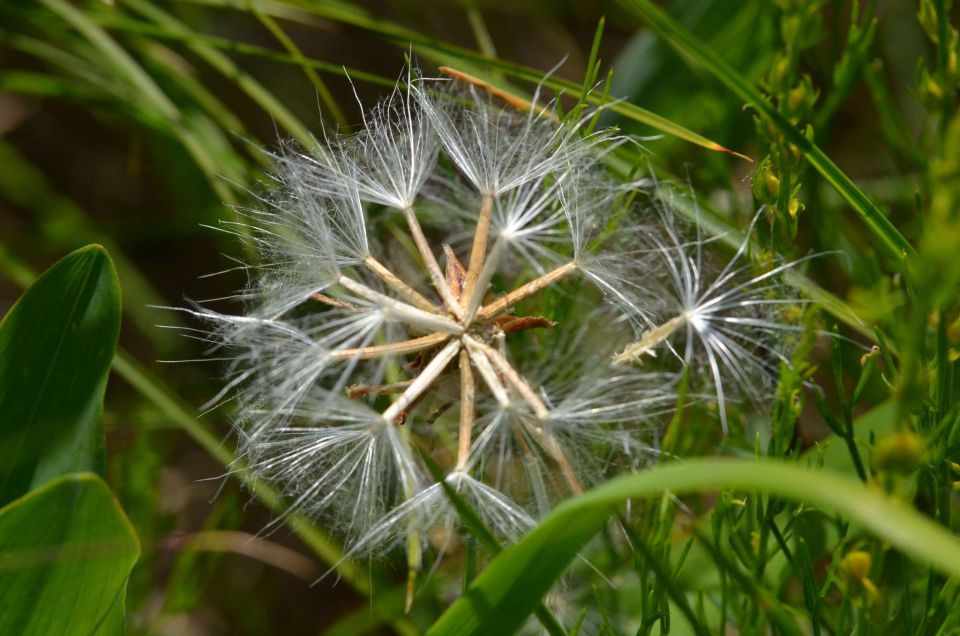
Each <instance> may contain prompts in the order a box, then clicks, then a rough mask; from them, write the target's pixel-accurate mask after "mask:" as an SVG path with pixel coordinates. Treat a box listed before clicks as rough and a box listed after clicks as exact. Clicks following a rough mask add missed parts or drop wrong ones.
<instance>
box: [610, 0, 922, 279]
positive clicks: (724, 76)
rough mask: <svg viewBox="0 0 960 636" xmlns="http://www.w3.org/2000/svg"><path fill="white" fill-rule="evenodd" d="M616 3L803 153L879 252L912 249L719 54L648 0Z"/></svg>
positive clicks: (901, 253) (900, 254) (896, 255)
mask: <svg viewBox="0 0 960 636" xmlns="http://www.w3.org/2000/svg"><path fill="white" fill-rule="evenodd" d="M620 3H621V4H622V5H623V6H624V7H625V8H626V9H628V10H630V11H632V12H633V13H635V14H636V15H638V16H639V17H641V18H642V19H644V20H645V21H646V22H647V24H649V25H650V27H651V28H652V29H654V30H655V31H656V32H657V33H658V34H660V36H661V37H663V38H664V39H665V40H666V41H667V42H668V43H669V44H670V45H671V46H672V47H673V48H674V49H676V50H677V51H678V52H679V53H680V54H681V56H683V57H685V58H686V59H689V60H692V61H693V63H695V64H696V65H697V66H701V67H703V68H704V69H706V70H707V71H709V72H710V73H711V74H712V75H713V76H715V77H716V78H717V79H718V80H720V81H721V82H722V83H723V84H724V85H725V86H726V87H727V88H728V89H729V90H730V91H731V92H733V93H734V94H735V95H736V96H737V97H738V98H740V99H741V100H743V101H744V102H745V103H746V104H748V105H749V106H750V107H751V108H753V109H754V110H755V111H756V112H757V114H758V116H759V117H761V118H762V119H764V120H766V121H767V122H769V123H770V124H772V125H773V126H775V127H776V128H777V130H779V131H780V133H781V134H783V136H784V137H786V139H787V140H788V141H789V142H790V143H792V144H794V145H795V146H796V147H797V148H799V149H800V151H801V152H802V153H803V156H804V157H805V158H806V159H807V161H808V162H809V163H810V165H812V166H813V167H814V168H815V169H816V170H817V172H819V173H820V174H821V175H822V176H823V178H824V179H826V180H827V182H828V183H829V184H830V185H831V186H832V187H833V188H834V189H836V191H837V192H838V193H839V194H840V196H841V197H843V199H844V201H846V202H847V204H848V205H849V206H850V207H851V208H852V209H853V210H854V212H856V213H857V215H858V216H859V217H860V218H861V219H862V220H863V222H864V224H865V225H866V226H867V228H868V229H869V230H870V232H871V233H872V234H873V235H874V237H875V238H877V239H879V241H880V243H881V245H882V246H883V249H884V251H885V252H886V253H887V254H889V255H890V256H891V257H893V259H894V260H895V261H897V262H899V261H901V260H902V259H904V258H905V257H908V256H912V255H913V254H914V253H915V250H914V248H913V246H912V245H911V244H910V242H909V241H907V239H906V238H904V236H903V235H902V234H901V233H900V231H899V230H897V228H896V227H895V226H894V225H893V223H891V222H890V220H889V219H888V218H887V217H886V216H885V215H884V213H883V212H882V211H881V210H880V209H879V208H878V207H877V206H876V205H875V204H874V203H873V202H872V201H871V200H870V199H869V198H868V197H867V195H866V194H864V193H863V191H862V190H861V189H860V188H859V187H857V185H856V184H855V183H854V182H853V181H852V180H851V179H850V177H848V176H847V175H846V174H844V172H843V171H842V170H840V168H838V167H837V165H836V164H835V163H833V161H832V160H831V159H830V158H829V157H827V155H826V154H825V153H824V152H823V151H822V150H821V149H820V148H819V147H818V146H817V145H816V144H815V143H813V141H811V140H810V139H808V138H807V137H806V135H804V133H803V131H801V130H799V129H798V128H797V127H796V126H794V125H793V124H791V123H790V122H789V121H787V119H786V118H785V117H784V116H783V115H781V114H780V113H779V112H778V111H777V110H776V109H775V108H774V107H773V105H772V104H770V102H768V101H767V100H766V99H764V98H763V96H762V95H761V94H760V92H759V91H758V90H757V89H756V88H754V87H753V86H752V85H751V84H750V82H749V81H748V80H747V79H746V78H745V77H743V76H742V75H741V74H740V73H739V72H737V70H736V69H734V68H733V67H732V66H730V65H729V64H727V63H726V62H724V60H723V58H722V56H720V55H719V54H717V53H716V52H715V51H711V50H710V49H709V47H708V46H707V45H706V44H704V43H703V42H701V41H700V40H699V39H697V38H696V37H695V36H694V35H692V34H691V33H690V32H689V31H687V30H686V29H684V28H683V27H682V26H681V25H680V24H678V23H677V22H676V21H674V20H673V19H672V18H671V17H670V16H668V15H667V14H666V13H664V12H663V11H662V10H661V9H659V8H658V7H656V6H655V5H654V4H653V3H652V2H650V1H649V0H620Z"/></svg>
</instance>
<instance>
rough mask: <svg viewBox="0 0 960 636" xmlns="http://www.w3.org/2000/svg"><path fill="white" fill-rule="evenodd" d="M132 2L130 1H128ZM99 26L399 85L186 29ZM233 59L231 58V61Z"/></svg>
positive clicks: (104, 18)
mask: <svg viewBox="0 0 960 636" xmlns="http://www.w3.org/2000/svg"><path fill="white" fill-rule="evenodd" d="M127 1H129V0H127ZM96 18H97V20H98V23H99V24H100V25H102V26H103V27H104V28H107V29H110V30H113V31H118V32H122V33H135V34H140V35H144V36H150V37H153V38H157V39H161V40H169V41H177V42H191V43H202V44H205V45H207V46H209V47H211V48H214V49H219V50H222V51H227V52H229V53H236V54H238V55H245V56H249V57H255V58H259V59H263V60H270V61H272V62H277V63H279V64H289V65H292V66H308V67H310V68H311V69H315V70H317V71H318V72H320V73H325V74H327V75H335V76H338V77H343V76H344V75H345V74H346V75H348V76H349V77H350V78H351V79H354V80H359V81H362V82H367V83H369V84H373V85H376V86H385V87H388V88H393V87H394V86H396V85H397V81H396V80H395V79H392V78H389V77H384V76H382V75H377V74H375V73H368V72H366V71H361V70H359V69H356V68H352V67H350V66H343V65H340V64H333V63H331V62H325V61H323V60H318V59H315V58H311V57H304V58H303V59H297V58H295V57H293V56H291V55H288V54H286V53H279V52H277V51H273V50H271V49H268V48H264V47H262V46H258V45H256V44H248V43H246V42H238V41H236V40H231V39H229V38H223V37H218V36H215V35H209V34H206V33H200V32H198V31H192V30H189V29H188V28H186V27H185V26H184V28H183V29H182V30H181V29H176V30H170V29H167V28H165V27H164V26H163V25H159V26H158V25H152V24H146V23H144V22H140V21H137V20H130V19H128V18H123V17H120V16H115V15H113V14H100V15H97V16H96ZM228 59H229V58H228Z"/></svg>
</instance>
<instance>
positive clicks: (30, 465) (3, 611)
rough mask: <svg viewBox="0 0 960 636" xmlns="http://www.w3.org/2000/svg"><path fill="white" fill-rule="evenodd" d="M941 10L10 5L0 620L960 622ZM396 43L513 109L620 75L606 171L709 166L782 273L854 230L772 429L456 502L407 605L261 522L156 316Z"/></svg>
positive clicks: (233, 1)
mask: <svg viewBox="0 0 960 636" xmlns="http://www.w3.org/2000/svg"><path fill="white" fill-rule="evenodd" d="M957 18H958V9H957V7H953V6H952V2H950V1H949V0H919V1H918V2H912V1H899V0H896V1H895V0H889V1H880V0H877V1H864V2H857V1H838V0H775V1H772V2H771V1H768V0H736V1H734V0H673V1H671V2H662V3H653V2H651V1H650V0H619V1H618V2H596V3H586V2H548V1H545V0H543V1H536V0H519V1H517V0H515V1H512V2H500V1H497V0H490V1H486V2H481V1H480V0H462V1H461V2H439V1H428V2H409V1H406V0H377V1H375V2H374V1H371V2H364V3H359V2H357V3H354V2H341V1H337V0H179V1H173V0H169V1H165V2H163V1H159V0H111V1H109V2H104V1H102V0H89V1H87V0H83V1H78V2H70V1H68V0H38V1H37V2H18V1H14V2H5V3H2V4H0V312H3V313H6V317H5V318H4V320H3V322H2V323H0V506H2V507H0V633H4V634H6V633H11V634H15V633H16V634H19V633H36V634H45V633H46V634H51V633H57V634H59V633H63V634H73V633H77V634H89V633H108V632H109V633H122V631H123V630H124V625H125V626H126V631H127V632H128V633H134V634H330V635H333V634H358V633H400V634H418V633H424V632H427V631H428V630H429V633H435V634H451V633H475V634H491V633H503V632H504V631H506V630H508V629H513V628H519V627H520V626H521V625H525V629H528V630H531V631H538V630H539V631H546V632H549V633H554V634H556V633H574V632H577V631H578V630H579V633H584V634H592V633H638V634H649V633H667V632H670V633H696V634H707V633H724V631H726V633H750V634H753V633H756V634H760V633H786V634H808V633H812V634H821V633H824V634H825V633H853V632H856V633H883V634H950V633H958V631H960V598H958V597H960V594H958V590H957V582H958V579H957V577H958V576H960V540H958V539H957V536H956V533H957V530H958V528H960V523H958V512H960V511H958V503H960V502H958V496H957V494H956V493H957V490H958V489H957V487H956V484H957V483H958V480H960V465H958V463H960V400H957V399H956V396H957V388H958V387H957V384H958V374H957V373H955V370H956V366H957V359H958V357H960V349H958V343H960V302H958V290H960V259H957V253H958V250H960V209H958V204H960V174H958V169H960V115H958V111H957V89H958V83H960V71H958V59H957V58H958V53H960V51H958V36H957V30H956V25H957V22H958V19H957ZM409 56H412V57H413V58H415V59H416V60H417V61H418V63H419V64H420V65H422V66H423V67H424V68H425V69H426V70H427V72H428V74H433V73H434V72H435V71H436V67H437V66H439V65H447V66H451V67H454V68H456V69H459V70H461V71H464V72H467V73H470V74H472V75H475V76H477V77H480V78H482V79H483V80H484V81H487V82H490V83H491V84H493V85H496V86H498V87H500V88H502V89H504V90H506V91H508V92H510V93H512V94H514V95H516V96H517V97H520V98H528V97H529V96H530V94H531V93H532V90H533V87H534V85H535V84H536V83H537V82H540V81H542V82H543V84H544V86H545V88H546V89H547V90H548V91H549V92H553V93H556V94H560V95H562V100H561V103H562V104H563V105H564V106H565V107H566V108H568V109H578V108H581V107H584V106H586V105H588V104H593V105H596V104H602V103H607V102H610V101H611V99H613V98H623V99H622V100H620V101H615V102H614V103H612V104H611V105H609V106H608V108H607V110H606V111H605V112H604V114H603V116H602V119H601V124H603V125H616V126H618V127H620V128H621V129H623V130H624V131H626V132H629V133H631V134H635V135H638V136H641V137H643V138H644V141H643V145H644V146H645V150H641V149H638V148H629V149H626V150H621V151H619V152H617V153H616V154H615V155H613V156H612V158H611V162H610V163H611V165H610V167H611V169H612V170H614V171H617V172H620V173H622V174H624V175H626V174H630V173H631V172H633V171H635V170H641V171H644V170H646V169H647V168H648V167H652V168H653V169H654V171H655V172H656V174H657V175H658V177H660V178H661V179H664V180H671V179H672V180H673V181H674V182H675V183H679V184H681V185H680V186H679V187H681V188H682V187H683V185H682V184H683V183H684V182H689V183H690V184H691V185H692V188H693V190H694V191H695V192H696V199H697V202H698V204H699V207H700V214H701V216H702V221H703V223H704V225H705V226H706V229H707V231H708V232H712V233H722V232H725V234H724V237H725V240H726V241H727V242H728V243H735V242H736V241H737V233H738V232H740V231H742V229H743V228H745V227H746V225H747V223H748V221H749V219H750V218H751V217H752V216H753V214H754V211H755V210H756V209H758V208H759V207H760V206H766V209H767V213H766V214H765V215H764V221H763V222H762V223H761V224H760V229H759V231H758V232H757V236H755V237H754V240H755V247H756V252H757V254H758V255H759V260H761V261H762V260H763V258H764V257H765V255H769V254H770V253H773V252H777V253H781V254H784V255H787V256H791V255H792V256H798V255H803V254H807V253H810V252H812V251H817V252H820V251H830V252H834V253H835V256H832V257H830V258H823V259H816V260H814V261H812V262H811V263H810V265H809V267H808V268H807V269H806V270H805V271H803V272H802V273H797V274H795V275H794V277H793V280H792V282H793V283H794V284H795V285H797V286H798V287H800V288H801V289H802V290H803V291H804V292H805V293H806V294H808V295H809V296H811V297H812V298H813V299H815V300H816V301H817V303H818V305H819V306H820V307H821V308H822V310H821V311H820V312H819V314H818V315H816V314H811V315H809V316H807V320H808V321H809V323H810V325H811V331H810V335H809V337H807V338H805V339H804V340H803V341H802V342H801V343H800V345H799V347H798V352H797V357H796V364H795V365H794V369H792V370H788V369H784V370H783V372H782V374H781V377H780V384H779V388H778V392H777V397H776V399H775V401H774V403H773V404H772V405H771V408H770V409H769V415H768V416H769V421H768V422H757V421H754V420H751V418H749V417H747V415H746V414H743V416H742V417H738V418H735V419H736V421H737V422H738V425H737V426H735V427H734V430H733V431H732V432H731V434H730V435H729V436H728V437H723V436H722V435H721V434H720V430H719V426H718V425H717V423H716V421H715V419H713V418H712V417H711V414H710V413H707V412H705V411H704V409H703V408H702V407H690V408H685V409H684V408H681V409H680V411H679V415H678V416H677V417H675V418H673V419H672V420H670V421H667V422H664V431H663V432H664V440H663V446H664V450H666V451H669V454H665V455H664V457H663V459H662V461H661V462H660V463H661V464H662V465H658V466H655V467H651V468H650V469H649V470H646V471H644V472H641V473H638V474H636V475H625V476H621V477H620V478H618V479H616V480H614V481H612V482H610V483H609V484H607V485H605V486H603V487H601V488H599V489H597V490H596V491H594V492H592V493H589V494H588V495H586V496H585V497H583V498H580V499H577V500H575V501H571V502H568V503H567V504H565V505H564V506H562V507H561V508H560V509H558V510H557V511H556V512H555V514H554V515H552V516H551V517H550V518H548V519H547V520H545V521H544V522H543V524H542V525H541V526H540V527H539V528H538V529H537V530H535V531H534V532H532V533H531V534H530V535H529V536H528V537H527V538H526V539H525V540H524V541H523V542H521V543H520V544H519V545H517V546H513V547H508V548H506V549H505V550H503V551H502V552H500V550H501V546H497V545H495V544H494V543H493V542H492V541H491V539H490V537H489V536H487V535H486V534H485V532H484V529H483V528H482V527H478V526H477V524H476V522H475V520H471V516H470V511H469V510H463V511H462V514H463V516H464V521H465V525H466V526H467V527H468V528H470V538H467V540H466V546H467V548H466V549H465V550H464V553H463V554H460V555H456V556H455V557H452V558H450V559H448V560H447V561H445V562H443V563H441V564H440V565H439V567H438V568H437V569H436V570H435V571H434V572H433V573H432V575H429V576H427V575H426V573H425V574H424V575H423V576H421V578H420V580H419V581H418V587H417V596H416V598H415V601H414V603H413V608H412V611H410V612H409V613H407V612H405V611H404V605H405V600H406V598H405V596H406V594H405V589H404V586H405V566H404V562H403V559H402V556H401V555H397V558H396V559H394V560H388V561H387V562H384V563H372V564H370V563H353V562H349V561H346V562H341V561H340V558H341V554H342V552H341V550H340V547H339V546H338V544H337V542H336V540H335V538H332V537H330V536H328V535H327V534H326V533H325V531H324V529H323V528H320V527H317V526H315V525H314V524H312V523H311V522H310V521H309V520H306V519H303V518H301V517H299V516H297V515H291V516H290V517H289V518H288V519H287V521H286V523H285V525H284V526H283V528H282V529H281V530H279V531H277V532H275V533H272V534H270V535H269V536H260V535H259V534H258V533H259V531H260V530H261V529H262V528H263V527H264V525H265V524H266V523H267V522H268V521H269V520H270V519H271V518H273V517H274V516H276V515H277V514H279V513H280V512H282V511H283V506H284V502H283V501H282V500H281V499H280V498H279V497H278V495H277V494H276V493H275V492H274V491H273V490H272V489H271V488H270V487H269V486H268V485H266V484H262V483H255V482H252V481H251V480H249V479H248V478H247V476H246V475H245V473H244V470H243V467H242V466H240V465H237V464H236V462H235V460H234V457H233V453H232V448H233V443H232V441H231V440H230V439H229V437H228V432H229V427H228V424H227V420H228V415H229V413H228V412H227V409H218V410H215V411H213V412H211V413H207V414H204V415H202V416H198V412H197V405H200V404H202V403H203V402H205V401H206V400H207V399H208V398H209V397H210V396H212V395H214V394H215V393H216V392H217V390H218V383H219V381H218V379H217V369H216V367H215V364H211V363H203V362H189V363H181V364H177V365H169V364H164V363H160V362H157V361H158V360H175V359H179V360H182V359H195V358H199V357H200V354H201V347H200V345H199V344H198V343H195V342H191V341H189V340H186V339H182V338H177V337H176V336H175V335H174V333H173V331H171V330H162V329H158V328H157V327H156V326H155V325H157V324H158V323H162V324H166V325H173V326H177V325H178V320H179V319H178V318H177V317H176V316H174V315H171V314H170V312H166V311H164V310H160V309H156V308H155V307H156V306H158V305H160V306H162V305H167V306H169V305H181V304H182V303H183V300H182V299H183V298H184V297H191V298H209V297H218V296H223V295H226V294H228V293H230V292H231V291H232V290H234V289H236V288H237V287H239V286H241V285H242V284H243V280H242V278H241V277H240V275H239V274H237V275H234V276H231V275H225V276H220V277H215V278H203V279H201V278H198V276H199V275H200V274H203V273H207V272H213V271H219V270H222V269H225V268H227V267H229V265H230V263H231V261H230V260H229V257H231V256H238V255H240V254H241V252H242V250H243V249H244V248H243V246H242V245H238V244H237V243H235V242H232V241H228V240H225V239H224V238H223V236H222V235H219V234H218V233H216V232H213V231H211V230H209V229H207V228H205V227H204V226H205V225H214V224H216V223H217V221H218V220H220V219H224V218H229V217H230V215H231V214H232V209H231V206H233V205H238V204H243V203H244V202H246V201H248V198H249V196H250V195H249V189H251V188H256V187H257V184H258V183H261V182H262V171H263V170H264V169H265V168H266V166H265V160H264V157H263V155H262V154H261V153H260V152H259V151H258V150H257V147H271V146H273V145H274V144H276V143H277V140H278V138H291V139H293V140H297V141H299V142H301V143H308V142H309V140H310V135H311V133H315V132H317V131H319V130H320V129H321V126H326V127H328V128H332V127H340V128H341V129H342V130H350V129H352V128H353V127H355V126H356V124H357V122H358V121H359V119H360V117H359V113H360V106H359V105H358V103H357V101H356V99H355V98H354V95H353V91H354V89H355V90H356V93H357V94H358V96H359V98H360V101H362V102H363V103H365V104H367V105H370V104H372V103H374V102H375V100H376V99H377V96H379V95H382V94H384V93H385V92H386V91H388V90H390V89H391V87H392V86H393V85H394V83H395V80H396V78H397V77H400V75H401V69H402V68H403V65H404V62H405V58H407V57H409ZM561 60H564V62H563V64H562V65H560V66H559V67H558V68H557V70H556V71H555V72H554V73H553V74H551V75H550V76H549V77H548V78H547V79H543V77H544V74H545V72H546V71H547V70H549V69H551V68H553V67H554V66H555V65H556V64H557V63H558V62H559V61H561ZM345 71H346V74H349V77H350V79H351V81H352V85H351V83H350V81H348V80H347V79H346V76H345ZM725 149H729V151H724V150H725ZM735 153H740V154H742V155H745V156H747V157H750V158H751V159H752V162H751V161H748V160H745V159H743V158H740V157H738V156H737V155H736V154H735ZM688 212H690V213H691V214H692V213H693V211H692V208H691V210H689V211H688ZM89 243H99V244H100V245H102V246H103V248H99V247H88V248H83V249H78V248H82V246H84V245H87V244H89ZM74 250H77V251H74ZM68 253H70V254H69V255H68V256H66V257H65V258H64V256H65V255H67V254H68ZM60 259H62V260H60ZM57 261H58V262H57ZM54 262H57V264H55V265H53V263H54ZM51 265H53V266H52V267H51ZM44 270H47V272H46V274H44V275H43V276H42V277H41V278H39V279H38V280H37V282H36V283H35V284H33V286H32V287H30V285H31V283H33V281H34V280H35V279H36V278H37V275H38V273H39V272H42V271H44ZM28 287H29V289H30V291H29V292H27V293H26V295H24V296H23V297H22V298H21V300H19V302H17V299H18V298H20V297H21V294H23V292H24V290H25V289H26V288H28ZM121 295H122V298H123V302H122V318H121V313H120V312H121V302H120V298H121ZM15 303H16V304H15ZM817 328H819V329H827V330H831V329H836V331H837V332H838V333H839V334H840V335H842V336H844V338H843V339H835V340H834V341H833V342H832V343H831V342H830V339H827V338H823V337H819V338H818V337H816V335H815V329H817ZM118 333H119V345H118V346H117V338H118ZM871 347H873V349H871ZM111 369H112V371H110V370H111ZM108 374H109V387H107V389H106V398H105V399H104V388H105V383H106V382H107V379H108ZM758 431H761V432H764V433H763V434H758ZM104 433H105V436H104ZM678 460H680V461H678ZM227 471H230V472H231V478H229V479H218V476H221V475H224V474H225V473H226V472H227ZM211 478H212V479H211ZM111 491H112V493H111ZM628 501H629V502H630V503H629V507H627V505H626V502H628ZM461 503H462V502H461ZM611 519H612V520H611ZM134 531H135V532H134ZM624 537H626V540H624ZM138 538H139V539H138ZM498 553H499V555H498ZM578 553H581V554H584V555H587V556H588V557H589V559H590V561H591V563H592V565H593V566H594V568H595V569H592V568H591V567H587V566H586V565H584V564H583V563H582V562H580V561H579V560H578V559H576V558H575V557H576V555H577V554H578ZM497 555H498V556H497ZM138 557H139V558H138ZM134 563H136V565H134ZM334 564H336V573H335V575H331V576H328V577H327V578H324V579H323V580H322V581H320V582H319V583H317V584H315V585H312V586H311V585H310V583H311V582H313V581H315V580H316V579H317V578H318V577H319V576H320V575H321V574H323V573H324V572H326V571H327V570H328V569H329V568H330V567H331V566H332V565H334ZM131 567H132V568H133V569H132V572H131ZM564 572H567V573H568V574H569V576H567V578H566V579H565V581H561V584H560V585H559V587H558V585H557V583H558V581H559V580H560V578H561V574H562V573H564ZM128 574H129V581H127V576H128ZM951 577H952V578H951ZM460 590H464V594H463V596H462V598H461V599H460V600H458V601H456V602H455V601H454V599H455V597H456V595H457V594H456V593H458V592H459V591H460ZM551 590H552V592H551V593H550V594H549V595H548V596H546V598H544V595H545V594H547V592H548V591H551ZM124 608H125V609H124ZM531 614H535V618H529V617H530V615H531Z"/></svg>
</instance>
